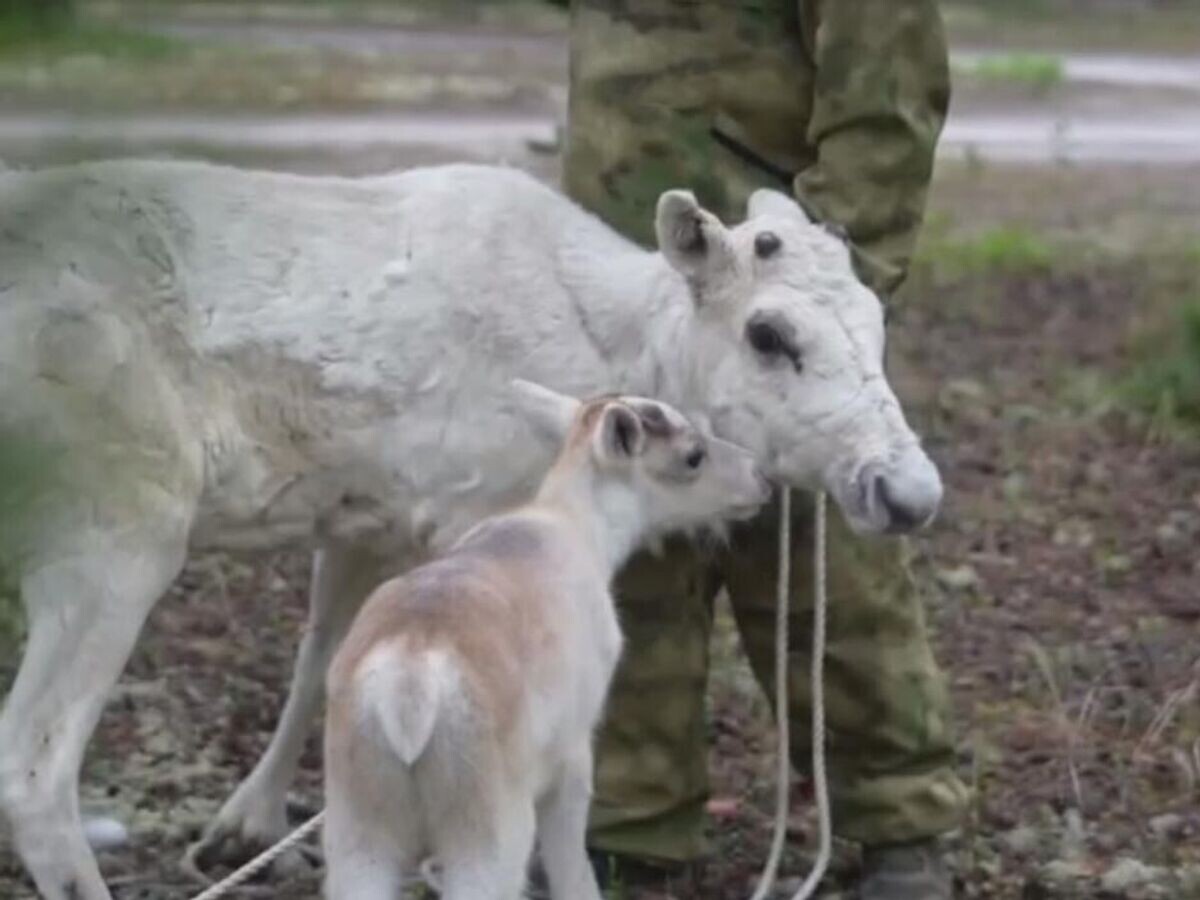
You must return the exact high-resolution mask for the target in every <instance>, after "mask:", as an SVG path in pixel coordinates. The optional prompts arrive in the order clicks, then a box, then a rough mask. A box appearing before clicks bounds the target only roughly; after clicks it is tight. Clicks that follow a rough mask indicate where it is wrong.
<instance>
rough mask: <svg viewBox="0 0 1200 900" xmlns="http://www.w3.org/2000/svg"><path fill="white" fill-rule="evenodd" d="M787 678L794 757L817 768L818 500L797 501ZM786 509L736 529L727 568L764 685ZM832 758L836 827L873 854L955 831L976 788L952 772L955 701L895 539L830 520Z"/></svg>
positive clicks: (769, 674) (769, 681)
mask: <svg viewBox="0 0 1200 900" xmlns="http://www.w3.org/2000/svg"><path fill="white" fill-rule="evenodd" d="M793 508H794V514H793V523H792V533H793V550H792V589H791V620H790V623H791V628H790V636H791V640H790V656H791V663H790V668H791V673H792V674H791V676H790V678H789V685H788V689H789V696H790V701H791V702H790V707H791V709H790V721H791V727H792V735H793V737H792V760H793V764H794V766H795V767H796V768H797V769H799V770H800V771H808V770H809V754H810V746H811V742H810V728H809V724H810V720H809V715H810V702H811V697H812V693H811V690H810V685H809V671H810V660H811V637H812V629H811V617H812V572H813V569H812V536H813V535H812V524H813V519H812V498H811V497H810V496H809V495H806V494H797V495H795V496H794V497H793ZM778 519H779V514H778V506H777V505H775V504H772V505H771V506H770V507H769V508H768V509H767V510H766V511H765V512H764V513H763V514H762V515H760V516H759V517H758V518H757V519H755V520H754V521H753V522H750V523H747V524H746V525H744V526H739V527H738V528H737V529H735V531H734V533H733V536H732V541H731V545H730V549H729V553H728V557H727V562H726V564H725V566H724V570H725V573H726V578H727V584H728V587H729V594H730V600H731V603H732V606H733V610H734V614H735V617H736V619H737V622H738V627H739V630H740V632H741V635H742V641H743V644H744V646H745V648H746V652H747V654H748V656H749V658H750V662H751V665H752V667H753V669H754V672H755V675H756V676H757V678H758V680H759V682H760V683H761V684H763V685H765V686H768V687H767V691H768V693H772V691H773V688H771V687H769V686H770V685H773V684H774V676H773V667H774V659H775V652H774V641H775V579H776V572H777V567H778V563H777V555H778V531H777V529H778ZM828 523H829V532H828V534H829V540H828V548H829V554H828V604H829V605H828V643H827V649H826V660H825V708H826V715H827V722H828V732H827V733H828V744H827V750H828V754H827V760H828V770H829V777H830V785H829V787H830V796H831V800H832V807H833V810H832V811H833V826H834V830H835V832H836V833H837V834H839V835H840V836H842V837H844V838H847V839H850V840H854V841H859V842H861V843H863V844H866V845H891V844H897V843H906V842H912V841H919V840H922V839H926V838H930V837H933V836H936V835H939V834H942V833H944V832H947V831H950V830H952V829H953V828H955V827H957V825H958V824H959V822H960V821H961V818H962V815H963V812H964V810H965V806H966V801H967V790H966V788H965V786H964V785H963V784H962V782H961V781H960V780H959V778H958V777H957V775H956V774H955V771H954V743H953V740H952V737H951V733H950V728H949V722H948V719H949V715H950V708H949V695H948V693H947V691H946V688H945V685H944V683H943V679H942V676H941V673H940V672H939V670H938V667H937V664H936V662H935V661H934V658H933V653H932V651H931V649H930V646H929V641H928V636H927V634H926V627H925V616H924V610H923V608H922V603H921V595H920V591H919V590H918V588H917V586H916V585H915V583H914V582H913V579H912V577H911V575H910V574H909V572H908V569H907V566H906V565H905V562H904V553H905V547H904V544H903V542H902V541H900V540H898V539H895V538H873V539H864V538H860V537H857V536H855V535H853V534H852V533H851V532H850V531H849V529H848V528H847V527H846V526H845V524H844V523H843V521H842V519H841V516H840V515H839V514H838V513H837V511H836V510H832V509H831V510H830V512H829V516H828Z"/></svg>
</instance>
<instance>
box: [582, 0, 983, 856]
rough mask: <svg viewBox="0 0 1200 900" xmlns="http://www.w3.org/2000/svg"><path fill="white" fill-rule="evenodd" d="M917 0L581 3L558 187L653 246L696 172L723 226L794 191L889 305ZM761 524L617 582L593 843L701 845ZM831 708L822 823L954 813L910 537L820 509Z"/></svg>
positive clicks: (644, 560)
mask: <svg viewBox="0 0 1200 900" xmlns="http://www.w3.org/2000/svg"><path fill="white" fill-rule="evenodd" d="M948 96H949V87H948V73H947V63H946V47H945V40H944V34H943V31H942V26H941V20H940V17H939V15H938V12H937V9H936V6H935V4H934V3H933V0H853V2H851V0H840V2H834V0H827V2H824V3H820V2H805V0H801V2H799V3H797V2H796V0H574V2H573V3H572V22H571V99H570V121H569V124H568V129H567V148H566V167H565V174H564V181H565V186H566V189H567V191H568V192H569V193H570V194H571V195H572V196H573V197H574V198H575V199H577V200H579V201H580V202H582V203H583V204H584V205H585V206H587V207H588V208H590V209H591V210H592V211H594V212H596V213H597V214H598V215H600V216H601V217H602V218H604V219H605V220H607V221H608V222H609V223H610V224H612V225H613V226H614V227H616V228H617V229H618V230H620V231H622V232H623V233H625V234H627V235H628V236H630V237H631V238H633V239H635V240H638V241H640V242H642V243H646V244H649V243H651V242H652V240H653V218H654V205H655V202H656V201H657V199H658V196H659V194H660V193H661V192H662V191H663V190H666V189H668V188H673V187H681V186H685V187H689V188H691V189H692V190H694V191H695V192H696V194H697V196H698V198H699V199H700V200H701V202H702V203H704V204H705V205H706V206H708V208H710V209H712V210H714V211H715V212H717V213H718V214H719V215H721V216H722V217H723V218H725V219H726V220H733V221H736V220H738V219H740V218H741V217H743V215H744V212H745V201H746V198H747V197H748V195H749V193H750V191H752V190H753V189H755V188H758V187H762V186H768V187H775V188H778V189H782V190H788V189H789V188H790V189H791V190H792V191H793V195H794V196H796V197H797V199H798V200H799V201H800V202H801V204H802V205H803V206H804V207H805V208H806V209H807V210H808V211H809V213H810V214H811V215H812V216H813V217H814V218H817V219H819V220H821V221H825V222H828V223H831V224H835V225H837V226H839V227H841V228H842V229H844V230H845V231H846V233H847V235H848V236H849V238H850V239H851V241H852V243H853V246H854V248H855V260H856V264H857V266H858V270H859V273H860V275H861V276H862V277H863V279H864V281H866V282H867V283H868V284H869V285H870V286H872V287H873V288H874V289H875V290H876V291H877V292H878V293H879V294H880V295H881V296H882V297H884V298H885V299H886V298H887V297H888V296H890V294H891V292H892V291H893V290H894V289H895V288H896V286H897V285H898V284H899V283H900V282H901V280H902V279H903V275H904V272H905V269H906V267H907V263H908V260H909V256H910V254H911V251H912V247H913V242H914V241H915V238H916V234H917V230H918V228H919V226H920V222H921V216H922V213H923V209H924V203H925V194H926V190H927V187H928V183H929V178H930V173H931V168H932V159H933V150H934V145H935V143H936V140H937V135H938V133H939V131H940V129H941V125H942V122H943V120H944V117H945V113H946V107H947V103H948ZM807 499H809V498H804V497H797V498H796V501H795V506H796V507H797V511H796V524H795V526H794V533H795V542H796V546H795V551H794V553H793V563H792V565H793V572H794V573H795V574H794V580H793V592H792V615H793V622H792V632H791V633H792V635H793V646H792V650H791V653H792V657H793V665H792V672H793V675H792V685H791V693H792V698H793V701H792V708H791V721H792V728H793V729H794V734H795V738H794V743H793V746H794V748H795V751H794V760H793V761H794V763H795V765H796V767H797V768H798V769H800V770H801V771H803V770H804V769H806V768H807V765H808V760H807V756H808V749H807V748H808V733H809V732H808V722H809V712H808V703H809V697H810V694H809V689H808V678H807V675H808V671H809V650H808V643H809V638H810V630H809V629H810V618H811V597H810V591H809V587H810V582H811V576H810V572H811V559H810V547H811V513H810V512H809V509H808V508H809V506H810V505H811V504H810V503H808V502H806V500H807ZM776 520H777V516H776V515H774V514H772V513H771V512H769V511H768V512H767V513H765V514H764V515H763V516H762V517H761V518H760V519H758V520H756V521H755V522H754V523H751V524H748V525H746V526H744V527H742V528H739V529H738V530H736V531H735V534H734V536H733V540H732V541H731V543H730V545H729V547H728V548H727V549H726V550H724V551H721V552H720V553H716V554H707V555H705V554H702V553H701V552H700V551H698V550H697V549H696V548H694V547H693V546H691V545H690V544H688V543H687V542H685V541H683V540H678V541H673V542H670V543H669V544H668V545H667V547H666V549H665V552H664V553H663V554H662V555H661V556H651V555H647V554H643V555H641V556H638V557H636V558H635V559H634V560H633V561H632V562H631V563H630V565H629V566H628V567H627V569H626V570H625V571H624V572H623V573H622V574H621V576H620V578H619V579H618V581H617V586H616V592H617V596H618V602H619V605H620V613H621V621H622V624H623V626H624V629H625V632H626V640H627V644H626V652H625V658H624V660H623V662H622V665H621V667H620V668H619V670H618V672H617V676H616V680H615V682H614V685H613V690H612V694H611V696H610V701H609V706H608V713H607V719H606V722H605V724H604V726H603V728H602V729H601V732H600V734H599V735H598V738H597V772H596V794H595V798H594V802H593V810H592V829H591V835H590V842H591V844H592V845H593V846H594V847H595V848H597V849H602V850H606V851H609V852H615V853H624V854H629V855H632V856H637V857H640V858H644V859H645V858H649V859H654V858H657V859H661V860H663V861H674V860H687V859H692V858H695V857H696V856H697V855H699V854H701V853H702V852H703V850H704V846H705V845H704V838H703V833H704V826H705V821H704V811H703V810H704V802H705V800H706V799H707V796H708V767H707V734H706V722H705V708H704V689H705V683H706V679H707V673H708V647H709V636H710V632H711V628H712V615H713V599H714V598H715V596H716V594H717V593H718V592H719V590H720V589H721V588H722V587H725V588H727V589H728V591H729V595H730V599H731V601H732V605H733V609H734V613H735V617H736V619H737V624H738V628H739V631H740V633H741V637H742V643H743V645H744V647H745V648H746V652H747V654H748V656H749V658H750V661H751V665H752V667H753V669H754V671H755V673H756V675H757V677H758V679H759V680H760V682H761V683H762V684H763V685H764V686H767V687H768V692H770V688H769V686H770V685H771V684H772V683H773V678H772V674H771V673H772V667H773V664H774V663H773V658H774V596H775V586H774V579H775V571H776V553H777V541H776V536H775V535H776V530H775V529H776ZM830 531H831V533H830V559H829V573H830V585H829V599H830V610H829V616H830V618H829V650H828V658H827V666H826V672H827V676H826V677H827V682H826V696H827V700H826V705H827V712H828V722H829V751H830V752H829V762H830V778H831V785H830V787H831V792H832V797H833V804H834V825H835V830H836V831H837V832H838V833H839V834H840V835H841V836H843V837H845V838H848V839H851V840H858V841H861V842H864V843H867V844H880V843H890V842H902V841H911V840H916V839H919V838H923V837H927V836H931V835H935V834H939V833H942V832H945V831H948V830H950V829H952V828H954V827H955V826H957V825H958V823H959V822H960V820H961V818H962V815H963V812H964V810H965V807H966V803H967V791H966V788H965V787H964V786H963V784H962V783H961V782H960V781H959V780H958V778H957V777H956V776H955V774H954V770H953V765H954V749H953V742H952V739H951V735H950V733H949V729H948V725H947V717H948V714H949V699H948V696H947V693H946V690H945V687H944V685H943V682H942V678H941V675H940V673H939V671H938V668H937V665H936V663H935V662H934V659H933V655H932V653H931V651H930V648H929V644H928V639H927V636H926V631H925V623H924V614H923V609H922V604H921V598H920V594H919V592H918V590H917V588H916V586H915V585H914V583H913V581H912V579H911V578H910V577H909V576H908V573H907V571H906V568H905V565H904V562H903V553H904V544H903V542H901V541H897V540H888V539H878V540H870V541H868V540H862V539H859V538H857V537H855V536H853V535H851V534H850V533H849V532H848V531H847V530H846V529H845V527H844V525H842V523H841V521H840V518H839V517H838V516H837V515H836V514H833V515H831V516H830Z"/></svg>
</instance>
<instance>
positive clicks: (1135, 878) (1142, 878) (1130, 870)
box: [1100, 857, 1163, 894]
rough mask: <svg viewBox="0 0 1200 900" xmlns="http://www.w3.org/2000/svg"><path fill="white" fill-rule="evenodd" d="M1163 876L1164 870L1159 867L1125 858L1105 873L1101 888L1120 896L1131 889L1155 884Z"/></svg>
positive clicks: (1101, 880)
mask: <svg viewBox="0 0 1200 900" xmlns="http://www.w3.org/2000/svg"><path fill="white" fill-rule="evenodd" d="M1162 875H1163V872H1162V869H1160V868H1158V867H1157V866H1148V865H1146V864H1145V863H1144V862H1142V861H1141V860H1137V859H1132V858H1130V857H1125V858H1123V859H1120V860H1117V862H1116V863H1115V864H1114V865H1113V866H1112V868H1110V869H1109V870H1108V871H1107V872H1105V873H1104V876H1103V877H1102V878H1101V879H1100V886H1101V887H1102V888H1104V890H1106V891H1111V892H1113V893H1115V894H1120V893H1124V892H1126V891H1128V890H1129V889H1130V888H1135V887H1141V886H1142V885H1147V884H1153V883H1154V882H1156V881H1158V880H1159V879H1160V878H1162Z"/></svg>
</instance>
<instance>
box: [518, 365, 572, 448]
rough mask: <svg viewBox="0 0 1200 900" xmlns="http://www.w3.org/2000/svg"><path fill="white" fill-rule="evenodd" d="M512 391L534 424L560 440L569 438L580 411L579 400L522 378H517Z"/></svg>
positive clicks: (522, 410) (547, 435)
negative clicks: (576, 415) (572, 425)
mask: <svg viewBox="0 0 1200 900" xmlns="http://www.w3.org/2000/svg"><path fill="white" fill-rule="evenodd" d="M512 392H513V396H514V398H515V400H516V403H515V406H516V408H517V410H518V412H520V413H521V415H522V416H523V417H524V418H525V420H526V421H528V422H529V424H530V425H532V426H533V427H534V428H535V429H537V430H538V431H539V432H541V433H542V434H544V435H545V436H546V437H548V438H549V439H550V440H552V441H555V442H557V443H562V442H563V441H564V440H565V439H566V437H567V433H568V432H569V431H570V430H571V424H572V423H573V422H574V421H575V414H576V413H577V412H578V411H579V407H580V403H579V401H578V400H576V399H575V398H574V397H568V396H567V395H566V394H560V393H558V392H557V391H552V390H550V388H548V387H543V386H542V385H540V384H535V383H534V382H532V381H524V380H523V379H520V378H515V379H513V381H512Z"/></svg>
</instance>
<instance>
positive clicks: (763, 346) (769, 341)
mask: <svg viewBox="0 0 1200 900" xmlns="http://www.w3.org/2000/svg"><path fill="white" fill-rule="evenodd" d="M746 340H748V341H749V342H750V346H751V347H753V348H754V349H755V350H756V351H757V352H759V353H761V354H762V355H763V356H775V355H776V354H778V353H782V352H783V347H784V344H783V336H782V335H780V333H779V332H778V331H776V330H775V328H774V327H772V326H771V325H769V324H767V323H766V322H751V323H750V324H749V325H747V326H746Z"/></svg>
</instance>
